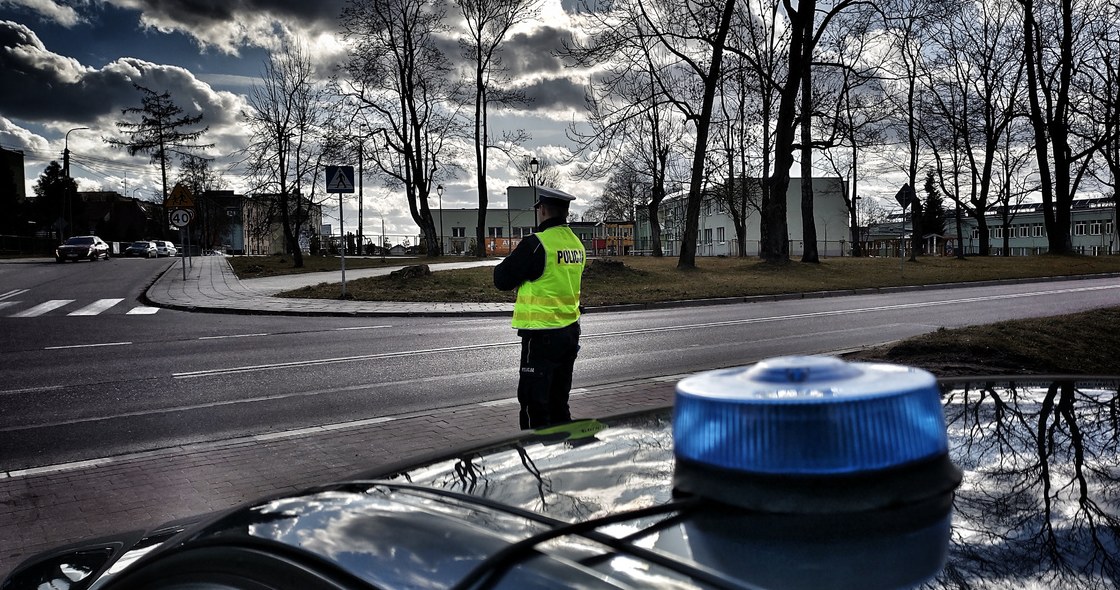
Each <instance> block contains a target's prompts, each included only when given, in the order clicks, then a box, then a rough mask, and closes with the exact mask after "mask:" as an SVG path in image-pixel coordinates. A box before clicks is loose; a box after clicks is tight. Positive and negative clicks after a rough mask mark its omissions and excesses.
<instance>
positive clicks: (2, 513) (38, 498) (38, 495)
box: [0, 256, 682, 578]
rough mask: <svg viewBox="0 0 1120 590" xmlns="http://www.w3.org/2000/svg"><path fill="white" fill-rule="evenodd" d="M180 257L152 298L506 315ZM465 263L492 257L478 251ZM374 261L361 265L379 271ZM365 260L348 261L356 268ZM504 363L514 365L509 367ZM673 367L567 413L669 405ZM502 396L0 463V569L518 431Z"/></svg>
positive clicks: (268, 309)
mask: <svg viewBox="0 0 1120 590" xmlns="http://www.w3.org/2000/svg"><path fill="white" fill-rule="evenodd" d="M190 262H191V264H190V265H189V266H188V267H187V273H186V274H187V278H186V280H184V279H183V269H182V266H181V263H180V262H179V261H177V262H176V263H175V264H174V265H172V266H170V267H169V268H168V270H167V271H166V272H164V273H163V275H161V276H160V278H159V279H157V280H156V281H155V283H154V284H153V285H152V286H151V288H149V290H148V292H147V298H148V299H149V300H150V301H151V302H152V303H154V304H156V305H161V306H165V307H172V308H177V309H184V310H196V311H214V312H217V311H233V312H252V313H289V314H334V315H338V314H353V315H375V314H390V313H391V314H394V315H407V314H425V315H446V314H464V313H474V314H479V313H483V314H509V313H511V306H510V305H508V304H478V305H469V304H443V303H399V304H394V303H374V302H354V301H324V300H315V299H310V300H309V299H283V298H276V297H270V296H269V294H270V293H275V292H277V291H278V290H285V289H289V288H292V289H294V288H297V287H299V286H301V285H304V284H316V283H319V282H324V281H330V282H337V280H338V279H339V277H338V275H337V274H335V273H329V275H330V276H329V277H324V276H322V275H303V276H299V275H297V276H293V277H285V278H283V279H257V280H254V281H240V280H238V279H237V277H236V276H234V274H233V271H232V270H231V269H230V266H229V264H228V263H227V262H226V260H225V258H224V257H221V256H204V257H195V258H194V259H193V260H192V261H190ZM470 264H494V262H492V261H491V262H478V263H470ZM389 270H392V269H378V270H374V271H372V272H383V273H384V272H388V271H389ZM368 272H371V271H361V270H359V271H353V275H352V274H351V272H349V271H348V272H347V273H346V275H347V280H349V279H350V277H351V276H354V277H355V278H358V277H360V276H364V273H368ZM511 370H513V369H511ZM680 377H682V376H671V377H659V378H651V379H641V380H635V381H628V382H622V383H615V384H609V385H603V386H597V387H595V388H591V389H576V390H573V392H572V398H571V407H572V413H573V414H574V415H576V416H587V417H595V416H607V415H611V414H618V413H622V412H631V411H637V410H642V409H650V408H656V407H663V406H667V405H670V404H671V403H672V401H673V394H674V387H675V384H676V382H677V380H678V379H679V378H680ZM510 395H511V397H510V398H507V399H503V400H498V401H493V402H486V403H480V404H470V405H463V406H458V407H451V408H441V409H434V410H431V411H422V412H414V413H409V414H402V415H396V416H385V417H380V418H374V419H366V420H356V421H353V422H347V423H342V424H327V425H320V426H315V427H310V428H303V429H299V430H293V431H285V432H274V433H268V434H264V435H258V436H247V437H242V438H236V439H229V440H219V441H212V442H207V443H202V444H195V445H183V446H176V447H171V448H164V449H156V450H151V451H146V452H141V453H132V454H128V455H120V456H115V457H107V458H103V459H97V460H93V461H84V462H77V463H70V464H63V465H52V466H46V467H41V468H35V469H26V470H20V471H10V472H3V471H0V578H3V577H4V576H5V575H7V573H8V572H9V571H10V570H11V569H12V568H14V567H15V566H16V565H17V564H18V563H19V562H20V561H22V560H23V559H25V558H27V557H30V556H31V555H33V554H35V553H38V552H41V551H44V550H47V549H51V548H54V547H57V546H59V545H62V544H66V543H70V542H74V541H79V540H84V539H90V538H94V537H99V536H105V535H110V534H114V533H117V532H121V531H128V530H135V529H142V528H149V527H154V526H157V525H159V524H162V523H165V522H168V521H172V520H176V519H181V518H186V517H190V516H194V515H198V514H205V513H209V512H214V511H220V510H225V509H228V508H231V507H234V506H236V505H239V504H241V503H244V502H248V501H251V500H253V499H256V498H259V497H261V496H265V495H268V494H273V493H279V492H287V491H295V490H299V489H302V488H305V487H309V486H312V485H316V484H321V483H325V482H329V481H334V480H339V479H344V478H346V477H347V476H349V475H352V474H355V473H359V472H364V471H368V470H372V469H376V468H378V467H379V466H386V465H389V464H396V463H399V462H401V461H408V460H416V459H419V458H422V457H424V456H427V455H431V454H436V453H443V452H447V451H449V450H451V449H454V448H458V447H463V446H467V445H471V444H474V443H480V442H484V441H487V440H494V439H496V438H502V437H507V436H512V435H515V434H517V432H518V427H517V402H516V399H514V398H513V397H512V396H513V394H512V392H511V394H510Z"/></svg>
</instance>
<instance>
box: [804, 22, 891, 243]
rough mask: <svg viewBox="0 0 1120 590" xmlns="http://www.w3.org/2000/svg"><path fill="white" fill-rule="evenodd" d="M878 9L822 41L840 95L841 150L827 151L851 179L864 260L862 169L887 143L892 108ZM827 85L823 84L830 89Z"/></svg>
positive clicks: (853, 217) (837, 133) (851, 211)
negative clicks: (878, 53)
mask: <svg viewBox="0 0 1120 590" xmlns="http://www.w3.org/2000/svg"><path fill="white" fill-rule="evenodd" d="M873 16H874V12H873V11H872V10H852V11H849V12H848V13H845V15H844V17H843V18H840V19H837V21H836V26H834V27H833V28H832V29H831V30H830V31H829V32H828V35H827V36H826V37H825V41H824V42H823V43H822V50H823V51H822V53H823V55H822V56H821V58H820V59H822V60H824V61H826V62H830V65H831V67H829V68H827V69H825V70H824V73H825V75H826V76H827V78H826V79H825V84H827V85H828V86H829V90H830V91H831V92H832V93H833V94H834V97H833V98H832V105H833V106H834V109H833V112H832V115H831V117H830V118H829V120H830V121H831V123H832V130H831V133H832V134H833V136H834V137H835V140H834V141H836V142H837V145H836V148H837V149H829V150H825V151H824V152H823V154H822V155H823V157H824V160H825V162H826V163H827V164H828V166H829V167H830V168H831V169H832V170H833V171H834V172H835V173H836V175H837V176H839V177H840V178H842V179H843V180H844V181H845V184H846V185H847V186H848V192H846V193H844V195H843V198H844V205H845V206H846V207H847V210H848V217H849V227H850V228H851V241H852V255H853V256H862V254H863V252H862V248H863V244H862V243H861V240H860V235H859V219H858V214H859V209H858V206H857V204H858V203H859V201H861V200H862V197H861V196H860V190H859V189H860V186H861V185H860V180H861V178H862V177H863V176H864V175H865V174H867V173H866V172H864V170H863V168H862V166H863V164H864V163H865V162H866V161H867V160H868V157H867V154H868V152H870V150H871V149H872V148H874V147H881V146H882V145H883V144H884V143H885V138H884V127H885V124H886V121H887V120H888V118H889V110H888V109H884V108H882V106H881V105H882V104H883V95H884V89H883V87H882V84H881V81H880V80H879V73H880V72H881V70H882V66H883V64H882V62H881V59H877V58H876V57H875V52H874V51H873V50H872V48H871V44H872V40H873V39H874V37H875V36H876V35H874V34H873V29H872V18H873ZM825 84H822V86H823V85H825Z"/></svg>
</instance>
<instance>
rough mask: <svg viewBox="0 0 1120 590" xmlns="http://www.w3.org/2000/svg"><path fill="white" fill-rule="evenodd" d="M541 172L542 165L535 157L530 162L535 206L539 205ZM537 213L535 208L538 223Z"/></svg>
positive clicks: (511, 231) (530, 182) (530, 179)
mask: <svg viewBox="0 0 1120 590" xmlns="http://www.w3.org/2000/svg"><path fill="white" fill-rule="evenodd" d="M540 171H541V163H540V162H539V161H537V158H536V157H534V158H533V159H531V160H529V185H530V186H532V187H533V205H536V203H537V174H539V173H540ZM535 211H536V209H535V208H534V214H533V220H534V221H536V213H535ZM510 233H511V234H512V233H513V230H512V229H511V230H510Z"/></svg>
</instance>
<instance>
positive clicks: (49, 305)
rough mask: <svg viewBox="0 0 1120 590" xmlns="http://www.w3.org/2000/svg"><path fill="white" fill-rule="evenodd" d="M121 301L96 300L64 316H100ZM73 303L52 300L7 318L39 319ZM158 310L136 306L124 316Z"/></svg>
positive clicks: (10, 303) (6, 304)
mask: <svg viewBox="0 0 1120 590" xmlns="http://www.w3.org/2000/svg"><path fill="white" fill-rule="evenodd" d="M122 301H124V299H99V300H97V301H95V302H93V303H91V304H89V305H87V306H85V307H83V308H81V309H78V310H75V311H72V312H70V313H68V314H66V315H68V316H95V315H100V314H101V313H103V312H105V311H107V310H109V309H110V308H112V307H113V306H115V305H117V304H118V303H120V302H122ZM73 302H74V300H73V299H52V300H50V301H46V302H44V303H40V304H39V305H36V306H34V307H31V308H28V309H25V310H23V311H21V312H18V313H13V314H11V315H9V316H8V317H10V318H34V317H39V316H41V315H45V314H47V313H50V312H52V311H54V310H56V309H59V308H61V307H65V306H67V305H70V304H71V303H73ZM20 303H23V302H22V301H18V300H15V301H0V309H4V308H6V307H14V306H16V305H19V304H20ZM160 309H161V308H159V307H149V306H147V305H137V306H136V307H133V308H132V309H130V310H128V311H126V312H125V315H152V314H154V313H156V312H158V311H159V310H160Z"/></svg>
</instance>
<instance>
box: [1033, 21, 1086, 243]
mask: <svg viewBox="0 0 1120 590" xmlns="http://www.w3.org/2000/svg"><path fill="white" fill-rule="evenodd" d="M1019 3H1020V4H1021V5H1022V9H1023V20H1022V24H1023V56H1024V60H1023V63H1024V66H1025V67H1026V73H1027V85H1026V93H1027V98H1028V103H1029V105H1030V110H1029V117H1030V121H1031V125H1032V126H1033V127H1034V147H1035V157H1036V159H1037V161H1038V172H1039V179H1040V181H1041V183H1040V184H1041V191H1042V209H1043V219H1044V223H1045V225H1046V236H1047V242H1048V246H1049V250H1050V253H1051V254H1071V253H1073V242H1072V239H1071V237H1070V220H1071V209H1072V207H1073V197H1074V195H1075V193H1076V192H1077V187H1078V185H1079V184H1080V182H1081V179H1082V178H1083V177H1084V175H1085V173H1086V172H1087V170H1088V167H1089V162H1090V156H1091V154H1093V153H1094V152H1095V151H1096V150H1097V148H1098V147H1099V145H1092V144H1090V145H1086V144H1085V143H1084V142H1079V141H1078V139H1079V138H1084V137H1090V136H1092V133H1091V132H1090V131H1087V130H1082V131H1079V127H1081V126H1082V125H1083V124H1084V119H1083V117H1082V116H1081V115H1082V113H1080V112H1078V105H1077V100H1076V99H1077V96H1076V92H1075V79H1074V78H1075V75H1076V74H1077V68H1078V65H1079V64H1080V63H1081V61H1082V60H1081V59H1079V57H1078V56H1080V55H1081V54H1082V52H1084V51H1091V43H1092V38H1091V33H1092V27H1091V24H1092V21H1093V19H1094V18H1096V17H1097V16H1099V13H1098V14H1096V15H1095V14H1093V12H1094V11H1093V10H1090V9H1089V7H1088V6H1083V5H1082V4H1080V3H1075V2H1072V1H1071V0H1019ZM1096 6H1097V7H1098V8H1103V4H1100V3H1097V4H1096Z"/></svg>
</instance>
